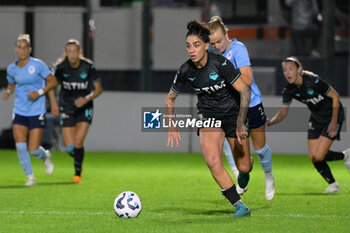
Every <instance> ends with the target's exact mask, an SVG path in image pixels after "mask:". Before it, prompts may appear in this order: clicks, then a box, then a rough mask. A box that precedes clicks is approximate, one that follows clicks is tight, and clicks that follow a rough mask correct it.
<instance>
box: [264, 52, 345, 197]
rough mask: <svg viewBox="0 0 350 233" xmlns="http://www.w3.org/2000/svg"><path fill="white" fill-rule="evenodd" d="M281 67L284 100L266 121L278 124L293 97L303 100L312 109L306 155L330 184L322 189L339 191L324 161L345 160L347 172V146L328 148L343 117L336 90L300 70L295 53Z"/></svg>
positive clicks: (312, 74) (339, 127) (301, 68)
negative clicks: (338, 149)
mask: <svg viewBox="0 0 350 233" xmlns="http://www.w3.org/2000/svg"><path fill="white" fill-rule="evenodd" d="M282 67H283V74H284V76H285V78H286V79H287V82H288V84H287V85H286V87H285V88H284V90H283V104H282V106H281V109H280V111H279V112H278V113H277V114H276V115H275V116H274V117H273V118H272V119H271V121H269V120H268V121H267V125H268V126H270V125H274V124H277V123H278V122H280V121H282V120H283V119H284V118H285V117H286V116H287V113H288V109H289V106H290V104H291V103H292V99H296V100H298V101H300V102H302V103H305V104H306V105H307V106H308V108H309V110H310V111H311V116H310V119H309V129H308V147H309V157H310V159H311V161H312V162H313V164H314V166H315V168H316V169H317V171H318V172H319V173H320V174H321V176H322V177H323V178H324V179H325V180H326V182H327V183H328V184H329V187H328V188H327V189H326V190H325V191H324V193H338V192H340V188H339V185H338V183H337V182H336V181H335V179H334V177H333V175H332V172H331V170H330V168H329V166H328V164H327V161H336V160H344V164H345V165H346V167H347V169H348V171H349V172H350V149H347V150H345V151H343V152H335V151H330V150H329V148H330V147H331V145H332V143H333V141H334V140H335V139H337V140H339V139H340V130H341V126H342V122H343V121H344V118H345V117H344V109H343V106H342V104H341V102H340V100H339V94H338V93H337V92H336V91H335V90H334V88H333V87H331V86H330V85H328V84H327V83H326V82H324V81H322V80H321V79H320V78H319V76H318V75H316V74H314V73H312V72H309V71H305V70H303V67H302V65H301V63H300V61H299V60H298V59H297V58H296V57H287V58H286V59H284V61H283V62H282Z"/></svg>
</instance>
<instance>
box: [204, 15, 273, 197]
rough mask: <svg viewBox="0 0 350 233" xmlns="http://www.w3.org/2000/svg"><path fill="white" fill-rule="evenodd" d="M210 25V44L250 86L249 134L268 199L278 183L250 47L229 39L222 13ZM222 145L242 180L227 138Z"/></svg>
mask: <svg viewBox="0 0 350 233" xmlns="http://www.w3.org/2000/svg"><path fill="white" fill-rule="evenodd" d="M207 26H208V28H209V30H210V36H209V37H210V43H211V45H212V46H213V47H214V48H215V49H216V50H217V51H218V52H220V53H221V54H222V55H223V56H225V57H226V58H227V59H229V60H230V61H231V62H232V63H233V65H234V66H235V68H236V69H239V70H240V72H241V74H242V78H243V80H244V81H245V82H246V83H247V84H248V85H250V87H251V98H250V104H249V109H248V116H247V117H248V119H249V128H250V134H251V138H252V142H253V146H254V149H255V152H256V153H257V154H258V158H259V161H260V164H261V167H262V169H263V170H264V173H265V197H266V199H267V200H272V199H273V197H274V196H275V185H274V180H273V173H272V158H271V150H270V147H269V146H268V145H267V144H266V137H265V122H266V115H265V113H264V107H263V105H262V96H261V93H260V91H259V88H258V86H257V85H256V84H255V82H254V78H253V75H252V69H251V67H250V66H251V64H250V59H249V55H248V51H247V48H246V47H245V46H244V44H242V43H241V42H239V41H237V40H236V39H229V37H228V34H227V32H228V29H227V27H226V26H225V25H224V23H223V21H222V19H221V18H220V17H219V16H213V17H212V18H211V19H210V21H209V23H208V24H207ZM223 149H224V154H225V156H226V158H227V161H228V163H229V165H230V167H231V170H232V171H233V173H234V175H235V176H236V178H237V180H238V181H239V179H240V175H239V174H238V173H239V172H238V170H237V168H236V165H235V162H234V160H233V156H232V150H231V148H230V145H229V144H228V142H227V140H225V143H224V148H223ZM238 183H239V182H238ZM245 191H247V187H239V186H238V185H237V192H238V193H239V194H243V192H245Z"/></svg>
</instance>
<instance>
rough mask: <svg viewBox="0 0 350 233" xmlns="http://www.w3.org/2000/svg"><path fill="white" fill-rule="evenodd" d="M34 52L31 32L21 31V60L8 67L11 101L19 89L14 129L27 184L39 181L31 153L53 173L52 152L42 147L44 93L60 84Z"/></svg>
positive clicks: (19, 51)
mask: <svg viewBox="0 0 350 233" xmlns="http://www.w3.org/2000/svg"><path fill="white" fill-rule="evenodd" d="M31 51H32V48H31V45H30V37H29V35H28V34H21V35H20V36H19V37H18V39H17V41H16V48H15V52H16V54H17V57H18V59H17V60H16V61H15V62H14V63H12V64H10V65H9V66H8V68H7V78H8V88H7V90H6V91H5V93H4V94H3V99H4V100H7V99H8V98H9V96H10V95H11V94H12V93H13V92H16V97H15V104H14V108H13V121H12V130H13V136H14V139H15V142H16V149H17V155H18V159H19V163H20V164H21V166H22V168H23V171H24V173H25V174H26V176H27V182H26V183H25V185H26V186H32V185H35V184H36V179H35V177H34V173H33V170H32V166H31V163H30V157H29V154H28V152H29V153H30V154H32V155H33V156H34V157H35V158H37V159H42V160H43V162H44V165H45V168H46V173H47V174H49V175H51V174H52V172H53V163H52V160H51V155H50V152H49V151H48V150H45V149H44V148H43V147H41V146H40V142H41V137H42V133H43V128H44V126H45V112H46V107H45V95H44V94H45V93H47V92H48V91H49V90H51V89H52V88H54V87H55V86H56V85H57V81H56V78H55V77H54V76H53V75H52V74H51V72H50V70H49V69H48V68H47V66H46V65H45V63H44V62H42V61H41V60H39V59H36V58H33V57H30V53H31ZM45 81H46V85H45ZM27 141H28V143H27Z"/></svg>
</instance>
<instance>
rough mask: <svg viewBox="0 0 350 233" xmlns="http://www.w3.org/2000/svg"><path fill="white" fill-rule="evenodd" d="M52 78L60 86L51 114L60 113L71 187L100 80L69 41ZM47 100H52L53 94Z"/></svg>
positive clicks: (77, 45)
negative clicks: (71, 168)
mask: <svg viewBox="0 0 350 233" xmlns="http://www.w3.org/2000/svg"><path fill="white" fill-rule="evenodd" d="M55 76H56V77H57V80H58V82H59V83H60V84H61V90H60V97H59V110H58V108H57V103H56V104H55V105H54V106H53V112H55V115H58V112H60V124H61V126H62V133H63V140H64V144H65V146H66V152H67V153H68V154H70V155H71V156H72V157H74V169H75V175H74V177H73V183H80V182H81V172H82V164H83V159H84V140H85V137H86V135H87V132H88V130H89V127H90V124H91V122H92V117H93V102H92V100H93V99H94V98H96V97H97V96H99V95H100V94H101V93H102V86H101V81H100V78H99V77H98V76H97V74H96V70H95V67H94V65H93V64H92V62H91V61H90V60H88V59H86V58H84V57H83V56H82V52H81V48H80V43H79V41H77V40H75V39H70V40H69V41H68V42H67V43H66V45H65V49H64V57H63V58H61V59H59V61H58V62H57V66H56V69H55ZM50 96H51V97H52V98H53V99H54V93H53V91H52V92H50Z"/></svg>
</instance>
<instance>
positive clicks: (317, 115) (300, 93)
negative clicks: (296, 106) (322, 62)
mask: <svg viewBox="0 0 350 233" xmlns="http://www.w3.org/2000/svg"><path fill="white" fill-rule="evenodd" d="M302 77H303V84H302V85H301V86H300V87H298V86H296V85H294V84H287V86H286V87H285V88H284V89H283V92H282V94H283V104H285V105H289V104H291V103H292V99H296V100H298V101H300V102H302V103H304V104H306V105H307V107H308V108H309V109H310V111H311V119H312V120H314V121H316V122H318V123H327V122H330V121H331V119H332V98H330V97H328V96H327V94H328V92H329V91H330V90H331V86H330V85H328V84H327V83H326V82H324V81H322V80H321V79H320V78H319V77H318V75H316V74H313V73H303V74H302ZM343 120H344V109H343V106H342V104H341V103H340V109H339V114H338V122H341V121H343Z"/></svg>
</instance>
